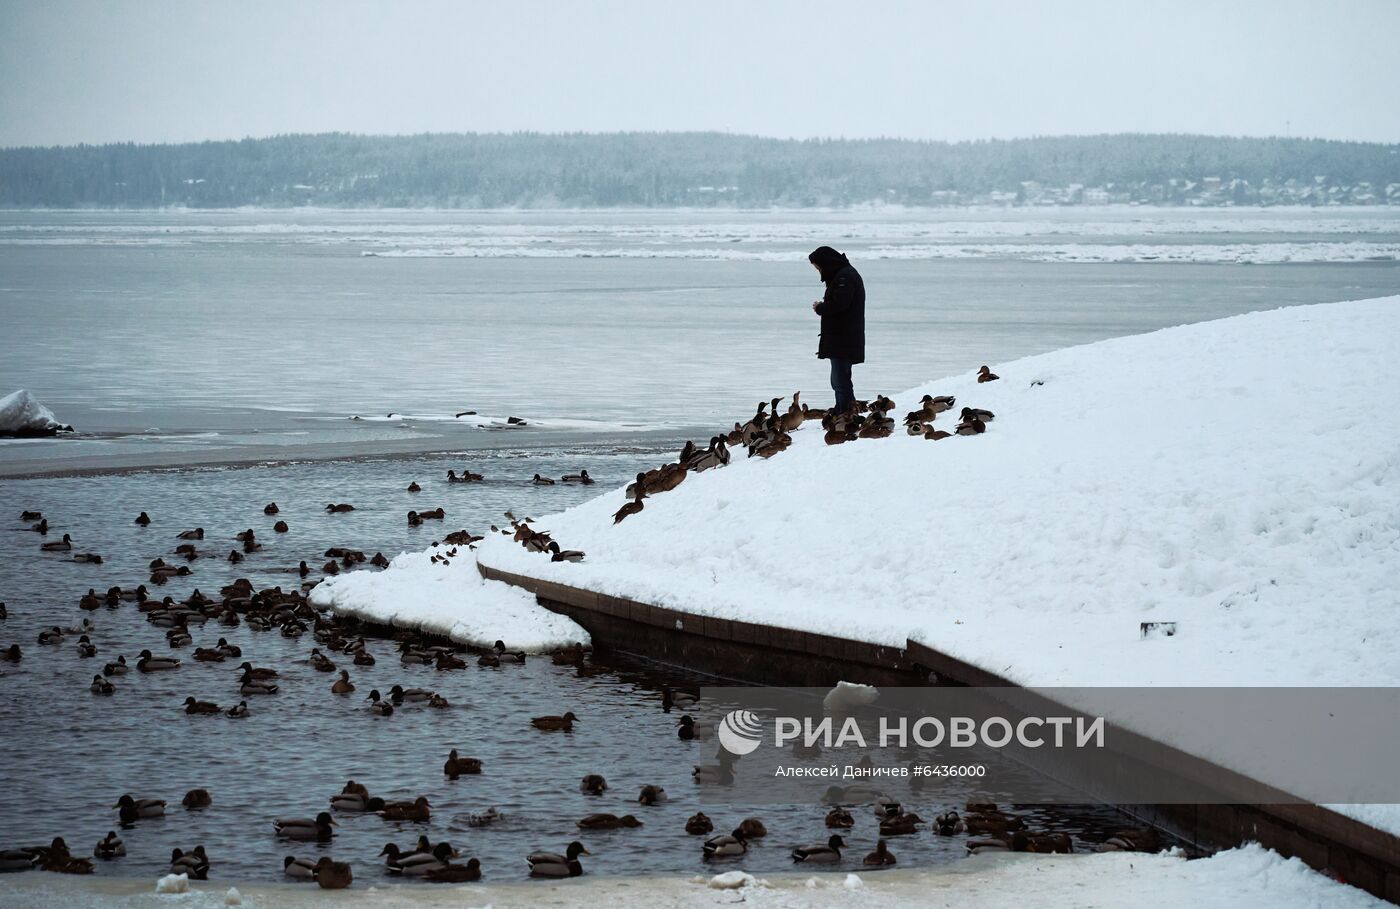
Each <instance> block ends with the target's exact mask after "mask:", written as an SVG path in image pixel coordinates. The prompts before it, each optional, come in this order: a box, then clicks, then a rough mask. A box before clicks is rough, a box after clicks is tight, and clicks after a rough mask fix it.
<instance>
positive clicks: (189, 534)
mask: <svg viewBox="0 0 1400 909" xmlns="http://www.w3.org/2000/svg"><path fill="white" fill-rule="evenodd" d="M175 539H177V540H202V539H204V528H203V527H196V528H195V529H194V530H182V531H180V532H179V533H177V534H175Z"/></svg>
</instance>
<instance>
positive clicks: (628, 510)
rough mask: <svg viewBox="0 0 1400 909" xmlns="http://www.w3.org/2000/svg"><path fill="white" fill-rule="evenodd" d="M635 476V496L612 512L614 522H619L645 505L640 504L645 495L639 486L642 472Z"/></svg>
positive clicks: (636, 512)
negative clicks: (636, 486) (636, 483)
mask: <svg viewBox="0 0 1400 909" xmlns="http://www.w3.org/2000/svg"><path fill="white" fill-rule="evenodd" d="M637 477H638V488H637V494H636V498H635V499H633V500H632V501H630V502H628V503H627V504H626V505H623V506H622V507H621V508H619V509H618V510H617V511H615V512H613V523H614V524H621V523H622V521H623V520H624V519H626V518H630V517H631V516H632V515H634V514H638V513H640V512H641V510H642V509H643V508H645V507H646V506H645V505H643V504H642V499H643V498H644V497H645V496H646V492H645V491H644V490H643V489H642V488H641V486H640V483H641V477H642V474H638V475H637Z"/></svg>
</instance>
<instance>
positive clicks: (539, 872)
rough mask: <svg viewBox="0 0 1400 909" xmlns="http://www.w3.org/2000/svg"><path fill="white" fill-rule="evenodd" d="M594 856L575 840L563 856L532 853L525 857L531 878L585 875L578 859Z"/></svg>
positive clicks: (549, 853) (551, 853)
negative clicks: (581, 856)
mask: <svg viewBox="0 0 1400 909" xmlns="http://www.w3.org/2000/svg"><path fill="white" fill-rule="evenodd" d="M592 854H593V853H591V852H589V851H588V850H587V849H585V848H584V847H583V843H580V842H579V841H578V840H574V841H573V842H572V843H570V844H569V845H568V848H566V849H565V850H564V854H563V855H560V854H558V853H557V852H532V853H530V854H529V855H528V856H526V857H525V862H526V864H528V865H529V866H530V876H531V877H578V876H579V875H581V874H583V866H582V865H581V864H579V860H578V857H579V856H580V855H592Z"/></svg>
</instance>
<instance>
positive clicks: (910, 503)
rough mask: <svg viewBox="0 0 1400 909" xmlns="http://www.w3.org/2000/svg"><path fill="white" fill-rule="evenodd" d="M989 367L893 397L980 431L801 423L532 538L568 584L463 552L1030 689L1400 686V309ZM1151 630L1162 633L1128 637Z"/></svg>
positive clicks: (903, 405)
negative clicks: (620, 516) (716, 464)
mask: <svg viewBox="0 0 1400 909" xmlns="http://www.w3.org/2000/svg"><path fill="white" fill-rule="evenodd" d="M973 365H975V364H973ZM994 366H995V371H996V372H997V373H999V374H1000V375H1001V380H1000V381H997V382H991V383H986V384H980V385H979V384H976V382H975V379H974V376H973V374H972V373H970V372H969V373H967V374H965V375H962V376H958V377H954V378H951V379H947V380H943V381H939V382H934V383H931V384H929V385H927V386H924V387H921V388H916V389H913V390H911V391H908V392H904V393H902V394H897V395H895V396H894V397H895V400H896V401H897V403H898V404H899V411H900V413H902V412H903V411H904V410H905V409H912V406H913V404H914V403H915V401H916V400H917V399H918V397H919V396H920V395H922V394H924V393H925V392H928V393H931V394H953V395H956V396H957V399H958V404H959V405H960V406H961V405H970V406H974V407H981V408H987V409H990V410H992V411H994V412H995V413H996V419H995V420H994V421H993V422H992V423H990V424H989V427H988V431H987V432H986V434H985V435H982V436H976V437H971V438H963V437H954V438H951V439H946V440H943V441H939V442H929V441H925V440H923V439H922V438H910V437H908V436H904V435H897V436H895V437H892V438H889V439H881V440H865V441H859V442H855V443H849V444H846V445H841V446H836V447H828V446H826V445H824V444H823V443H822V438H821V433H820V432H819V431H817V430H816V429H815V427H810V426H809V427H807V428H804V429H802V430H799V431H798V432H796V433H795V434H794V444H793V446H792V448H791V449H790V450H789V451H787V452H784V453H783V454H781V455H779V456H778V457H775V458H773V459H772V460H771V461H761V460H759V459H756V458H755V459H745V458H743V456H742V454H741V455H740V456H739V457H738V458H736V459H735V462H734V463H732V464H731V465H730V466H729V467H727V468H724V469H722V470H712V471H707V472H705V473H702V474H696V475H692V476H690V477H689V478H687V479H686V481H685V482H684V483H682V484H681V486H680V487H678V488H677V489H675V490H674V491H672V492H668V493H664V494H661V495H659V496H656V497H654V498H652V499H648V500H647V505H646V509H645V510H644V511H643V512H641V513H640V514H638V515H636V516H634V517H631V518H628V519H627V520H625V521H624V522H623V523H621V524H619V525H617V526H614V525H613V523H612V513H613V511H614V510H616V509H617V508H618V507H619V506H620V505H621V504H622V502H623V501H624V498H623V494H622V491H621V490H615V491H613V492H610V493H608V494H606V495H603V496H601V497H599V498H598V499H595V500H593V501H590V502H587V503H584V504H583V505H580V506H578V507H576V508H573V509H571V510H569V511H567V512H565V513H563V514H559V515H553V516H549V517H545V518H541V519H539V523H538V525H537V526H539V527H540V528H542V529H547V530H549V531H551V532H552V533H553V534H554V537H555V539H557V540H559V541H560V544H561V545H562V546H565V547H567V548H573V549H582V550H584V551H586V552H587V553H588V557H587V560H586V561H584V562H582V563H578V564H569V563H551V562H550V561H549V560H548V559H547V557H544V556H540V555H537V554H532V553H528V552H526V551H524V550H523V549H522V548H521V547H520V546H518V545H516V544H514V543H513V542H511V541H510V540H509V539H506V538H502V537H490V538H488V539H487V540H486V541H485V542H484V543H483V544H482V548H481V550H480V553H479V558H480V559H481V561H482V562H483V563H484V564H487V565H491V566H495V567H498V568H501V569H505V570H508V571H515V572H523V573H527V574H530V575H532V576H536V577H542V578H547V579H550V580H556V581H560V582H562V583H567V584H572V585H576V586H580V587H585V588H590V589H594V590H598V591H601V592H604V593H609V594H613V595H618V596H626V597H631V598H634V599H637V600H642V601H645V602H650V603H656V604H660V605H664V606H671V607H675V608H679V609H683V610H686V611H690V612H696V613H703V614H709V615H719V616H725V617H730V618H740V619H748V620H751V621H759V622H765V623H768V624H772V625H778V626H784V627H791V628H803V629H808V630H812V631H821V632H827V633H831V634H837V635H842V636H846V637H852V638H856V639H860V640H867V641H874V642H879V643H884V644H893V645H903V643H904V641H905V638H906V637H908V638H912V639H915V640H918V641H922V642H925V643H927V644H928V645H930V646H933V647H936V648H938V649H940V650H943V651H945V652H947V653H950V654H952V655H954V656H957V657H960V658H962V659H964V660H967V661H969V662H972V663H975V664H978V665H981V666H983V667H985V668H987V669H989V670H991V671H994V672H997V673H1000V674H1002V675H1004V676H1006V677H1008V678H1010V679H1012V680H1014V681H1016V682H1019V683H1022V684H1026V685H1037V686H1051V685H1079V686H1089V685H1119V686H1127V685H1162V684H1176V685H1215V684H1225V685H1397V684H1400V661H1397V660H1395V659H1394V657H1393V655H1394V654H1395V653H1397V652H1400V622H1395V621H1393V616H1394V615H1395V613H1396V608H1397V605H1400V602H1398V601H1400V519H1397V515H1400V448H1397V444H1396V431H1397V428H1400V422H1397V419H1396V416H1395V415H1396V414H1397V413H1400V297H1389V298H1383V299H1378V300H1368V301H1360V302H1352V303H1339V304H1328V305H1321V306H1308V307H1293V308H1288V309H1281V310H1275V311H1271V312H1262V313H1253V314H1250V315H1245V316H1239V317H1235V318H1230V319H1224V320H1220V321H1215V322H1207V323H1201V324H1196V325H1187V326H1181V327H1177V328H1171V329H1166V330H1163V331H1158V332H1154V333H1151V334H1147V335H1140V336H1136V337H1128V338H1118V339H1114V340H1110V341H1104V342H1100V343H1097V344H1091V345H1087V346H1083V347H1078V348H1071V349H1067V350H1061V351H1055V352H1052V353H1049V354H1044V355H1040V356H1036V357H1030V358H1027V359H1024V360H1019V361H1016V362H1013V363H1003V364H994ZM882 390H883V389H871V388H866V389H862V392H863V393H865V394H873V393H874V392H876V391H882ZM949 416H952V415H951V414H946V415H944V417H941V418H940V423H942V422H943V421H945V420H947V417H949ZM952 422H954V421H952V420H947V423H946V425H947V426H948V427H951V424H952ZM1159 620H1160V621H1172V622H1176V623H1178V624H1177V628H1178V633H1177V634H1176V635H1175V636H1172V637H1154V638H1149V639H1146V640H1142V639H1140V635H1139V623H1140V622H1144V621H1159Z"/></svg>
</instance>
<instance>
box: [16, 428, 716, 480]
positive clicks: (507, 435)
mask: <svg viewBox="0 0 1400 909" xmlns="http://www.w3.org/2000/svg"><path fill="white" fill-rule="evenodd" d="M686 433H687V429H686V428H685V427H670V428H666V429H644V430H637V431H635V432H627V433H618V432H597V433H590V432H581V431H577V430H575V431H563V430H528V429H522V430H493V431H481V432H479V433H478V437H474V438H460V437H451V436H447V435H445V434H437V435H426V436H425V435H422V434H420V435H417V436H416V437H414V438H411V439H393V440H375V441H335V442H313V443H310V444H306V445H278V444H271V445H248V446H237V447H234V446H229V447H224V448H218V449H215V450H210V451H190V450H188V449H185V450H179V451H158V450H156V451H153V450H151V449H149V448H147V449H144V450H141V451H132V452H122V453H115V454H106V455H86V456H79V457H74V458H68V459H62V460H58V459H54V458H27V459H15V460H0V480H39V479H55V478H64V477H96V476H121V475H128V474H137V473H149V472H157V471H166V470H215V469H223V468H235V469H236V468H246V467H255V466H280V465H286V464H301V463H309V462H317V463H319V462H332V461H343V462H346V463H354V462H357V461H367V460H412V459H414V458H420V457H430V456H433V455H446V454H453V453H468V452H473V451H501V450H509V449H535V448H550V447H560V446H566V445H571V446H579V447H590V448H604V447H623V446H626V445H628V444H639V443H640V444H644V445H646V446H648V447H650V446H653V445H654V446H657V447H662V446H670V445H672V444H673V443H674V445H676V446H679V445H680V444H681V440H683V439H685V438H688V436H687V435H686ZM57 444H61V443H57ZM3 451H4V449H3V448H0V454H3Z"/></svg>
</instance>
